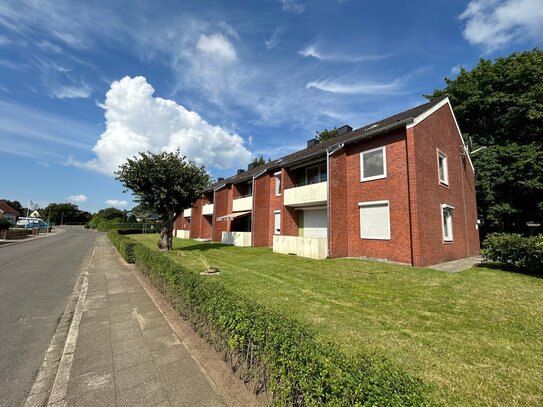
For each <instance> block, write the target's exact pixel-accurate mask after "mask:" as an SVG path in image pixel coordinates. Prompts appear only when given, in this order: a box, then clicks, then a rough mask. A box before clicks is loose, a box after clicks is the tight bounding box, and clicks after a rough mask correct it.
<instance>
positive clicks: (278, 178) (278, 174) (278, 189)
mask: <svg viewBox="0 0 543 407" xmlns="http://www.w3.org/2000/svg"><path fill="white" fill-rule="evenodd" d="M273 177H274V178H275V196H281V171H279V172H276V173H275V174H273Z"/></svg>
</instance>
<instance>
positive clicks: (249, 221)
mask: <svg viewBox="0 0 543 407" xmlns="http://www.w3.org/2000/svg"><path fill="white" fill-rule="evenodd" d="M175 229H176V233H177V234H178V236H180V237H191V238H199V239H205V240H213V241H217V242H223V243H227V244H235V245H239V246H272V247H273V250H274V251H276V252H279V253H294V254H298V255H301V256H307V257H313V258H325V257H357V258H374V259H382V260H387V261H393V262H399V263H406V264H412V265H415V266H426V265H431V264H435V263H439V262H444V261H448V260H454V259H458V258H463V257H468V256H473V255H476V254H478V253H479V233H478V230H477V207H476V200H475V185H474V170H473V165H472V163H471V160H470V157H469V155H468V154H467V149H466V146H465V145H464V142H463V139H462V136H461V133H460V130H459V128H458V125H457V123H456V119H455V117H454V113H453V110H452V107H451V105H450V102H449V100H448V99H447V98H441V99H437V100H434V101H431V102H428V103H426V104H424V105H421V106H418V107H416V108H413V109H410V110H407V111H405V112H402V113H399V114H397V115H394V116H391V117H389V118H386V119H384V120H381V121H379V122H376V123H373V124H370V125H368V126H365V127H362V128H360V129H357V130H352V129H351V128H350V127H349V126H344V127H342V128H340V129H339V135H338V136H337V137H335V138H333V139H331V140H328V141H325V142H322V143H318V142H317V141H316V140H309V141H308V146H307V148H306V149H304V150H301V151H297V152H295V153H293V154H289V155H287V156H285V157H282V158H280V159H277V160H274V161H271V162H269V163H266V164H264V165H260V166H258V167H252V166H251V165H250V166H249V168H248V170H246V171H243V170H238V173H237V174H236V175H235V176H233V177H230V178H227V179H219V181H218V182H217V183H215V184H214V185H212V186H210V187H209V188H208V189H207V190H206V191H205V192H204V194H203V195H202V197H201V198H200V199H199V200H198V201H197V202H196V203H195V204H194V206H193V207H192V208H191V209H187V210H185V211H184V213H183V215H182V216H180V217H179V218H178V219H177V221H176V224H175Z"/></svg>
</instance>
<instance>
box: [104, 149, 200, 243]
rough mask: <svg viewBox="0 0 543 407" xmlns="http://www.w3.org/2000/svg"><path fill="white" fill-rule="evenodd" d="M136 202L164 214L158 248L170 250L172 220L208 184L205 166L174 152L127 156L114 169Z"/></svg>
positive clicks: (191, 202)
mask: <svg viewBox="0 0 543 407" xmlns="http://www.w3.org/2000/svg"><path fill="white" fill-rule="evenodd" d="M115 175H117V179H118V180H119V181H121V183H122V184H123V186H124V187H125V188H126V190H125V192H126V191H127V190H131V191H132V193H133V194H134V195H135V197H136V199H135V200H136V201H137V202H138V203H140V204H143V205H145V207H147V208H152V209H153V211H155V212H156V213H157V214H158V215H160V216H161V222H162V226H161V230H160V239H159V241H158V248H159V250H171V248H172V234H173V222H174V220H175V217H176V215H178V214H179V213H181V211H182V210H183V209H186V208H189V207H190V206H191V205H192V204H193V203H194V202H195V201H196V199H197V198H198V197H199V196H200V194H201V193H202V191H203V190H204V188H205V187H206V186H207V185H208V183H209V180H210V177H209V175H208V174H207V172H206V170H205V168H204V167H203V166H202V167H198V166H197V165H196V164H195V163H194V162H192V161H187V160H186V157H184V156H182V155H181V153H180V152H179V150H178V151H177V152H175V153H168V152H162V153H160V154H154V153H151V152H147V153H140V155H139V157H138V156H135V157H134V158H133V159H128V160H127V162H126V163H124V164H123V165H121V166H120V167H119V171H117V172H115Z"/></svg>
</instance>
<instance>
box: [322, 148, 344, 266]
mask: <svg viewBox="0 0 543 407" xmlns="http://www.w3.org/2000/svg"><path fill="white" fill-rule="evenodd" d="M344 146H345V144H343V143H339V144H334V145H333V146H331V147H330V148H327V149H326V181H327V182H328V188H326V240H327V251H328V253H327V256H326V257H330V187H331V185H332V183H331V182H330V156H331V155H332V154H335V153H336V152H338V151H339V150H341V149H342V148H343V147H344Z"/></svg>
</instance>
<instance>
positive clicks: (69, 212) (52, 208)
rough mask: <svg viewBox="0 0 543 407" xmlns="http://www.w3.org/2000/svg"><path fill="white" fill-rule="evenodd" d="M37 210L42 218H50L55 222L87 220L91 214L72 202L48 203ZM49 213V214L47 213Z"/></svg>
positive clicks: (80, 221)
mask: <svg viewBox="0 0 543 407" xmlns="http://www.w3.org/2000/svg"><path fill="white" fill-rule="evenodd" d="M38 212H39V213H40V215H41V216H42V217H43V218H44V219H46V220H47V219H48V218H49V220H50V222H55V223H57V224H60V223H61V222H62V223H66V222H78V223H83V222H88V221H89V220H90V218H91V214H90V213H89V212H86V211H82V210H80V209H79V207H78V206H77V205H74V204H72V203H50V204H49V205H47V206H46V207H45V208H43V209H39V210H38ZM49 214H50V215H49Z"/></svg>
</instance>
